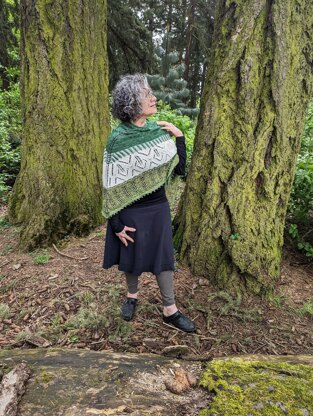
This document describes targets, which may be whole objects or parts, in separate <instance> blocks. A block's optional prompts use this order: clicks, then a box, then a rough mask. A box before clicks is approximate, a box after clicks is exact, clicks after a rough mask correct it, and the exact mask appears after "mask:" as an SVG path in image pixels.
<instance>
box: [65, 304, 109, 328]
mask: <svg viewBox="0 0 313 416" xmlns="http://www.w3.org/2000/svg"><path fill="white" fill-rule="evenodd" d="M108 326H109V321H108V319H107V318H106V316H104V315H103V314H101V313H99V312H98V311H97V310H95V309H91V308H88V309H87V308H84V307H81V308H80V309H79V311H78V313H77V315H75V316H72V317H71V318H70V319H69V320H68V321H67V322H66V324H65V327H66V328H76V329H89V330H101V329H106V328H107V327H108Z"/></svg>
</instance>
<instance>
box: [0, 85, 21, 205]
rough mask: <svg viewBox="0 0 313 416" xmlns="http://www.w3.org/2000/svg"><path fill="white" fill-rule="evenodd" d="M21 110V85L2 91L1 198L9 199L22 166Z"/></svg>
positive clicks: (0, 140) (0, 132)
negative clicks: (8, 195)
mask: <svg viewBox="0 0 313 416" xmlns="http://www.w3.org/2000/svg"><path fill="white" fill-rule="evenodd" d="M20 134H21V112H20V91H19V85H18V83H17V84H13V85H12V86H11V87H10V88H9V90H7V91H2V92H0V200H2V201H3V202H5V201H6V199H7V194H8V191H9V190H10V189H11V187H12V185H13V183H14V180H15V178H16V175H17V174H18V171H19V167H20Z"/></svg>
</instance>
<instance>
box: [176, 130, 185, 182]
mask: <svg viewBox="0 0 313 416" xmlns="http://www.w3.org/2000/svg"><path fill="white" fill-rule="evenodd" d="M176 147H177V154H178V157H179V162H178V164H177V165H176V166H175V169H174V172H175V173H176V175H182V176H184V175H185V174H186V141H185V136H178V137H176Z"/></svg>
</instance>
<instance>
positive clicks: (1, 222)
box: [0, 216, 11, 228]
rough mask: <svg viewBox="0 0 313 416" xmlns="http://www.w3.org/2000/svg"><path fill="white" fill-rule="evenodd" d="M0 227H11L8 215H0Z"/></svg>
mask: <svg viewBox="0 0 313 416" xmlns="http://www.w3.org/2000/svg"><path fill="white" fill-rule="evenodd" d="M0 227H2V228H8V227H11V224H10V223H9V220H8V217H7V216H4V217H0Z"/></svg>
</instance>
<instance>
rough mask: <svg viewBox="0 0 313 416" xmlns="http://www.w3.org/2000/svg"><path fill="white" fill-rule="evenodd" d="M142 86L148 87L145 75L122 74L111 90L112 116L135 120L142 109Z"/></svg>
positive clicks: (124, 119)
mask: <svg viewBox="0 0 313 416" xmlns="http://www.w3.org/2000/svg"><path fill="white" fill-rule="evenodd" d="M143 88H150V87H149V84H148V81H147V78H146V76H145V75H143V74H139V73H137V74H134V75H124V76H122V77H121V78H120V80H119V81H118V82H117V84H116V86H115V88H114V90H113V92H112V114H113V117H116V118H118V119H119V120H122V121H131V120H136V119H137V118H138V117H139V116H140V114H141V111H142V108H141V100H142V97H143Z"/></svg>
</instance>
